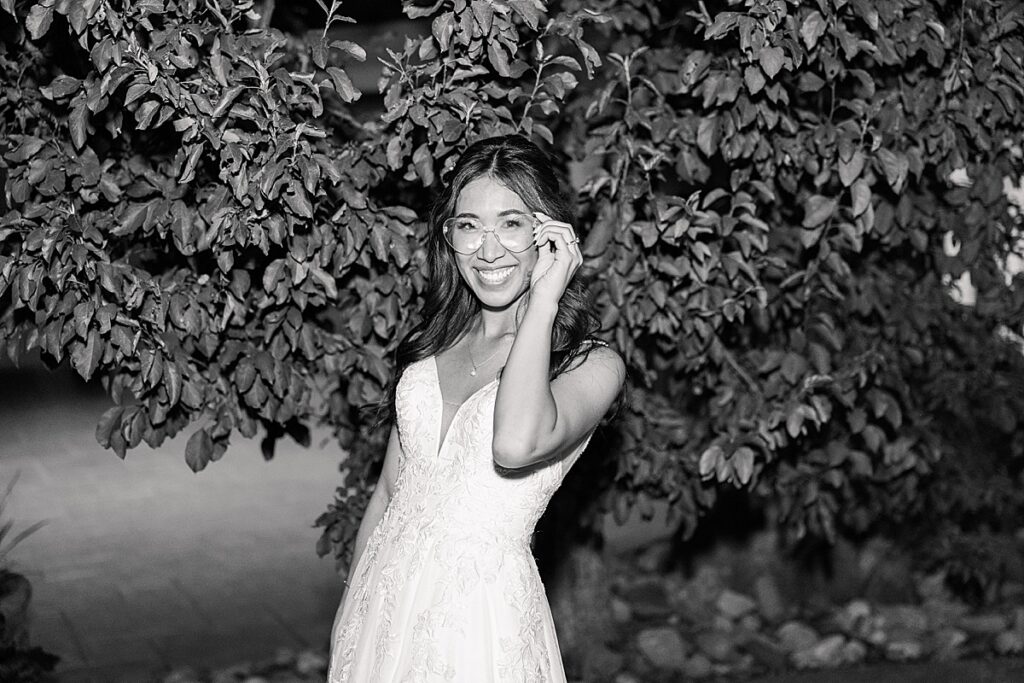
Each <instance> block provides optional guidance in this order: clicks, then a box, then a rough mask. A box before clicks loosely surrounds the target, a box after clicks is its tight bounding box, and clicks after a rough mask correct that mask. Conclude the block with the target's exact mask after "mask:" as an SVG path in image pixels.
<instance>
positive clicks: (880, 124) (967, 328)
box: [0, 0, 1024, 559]
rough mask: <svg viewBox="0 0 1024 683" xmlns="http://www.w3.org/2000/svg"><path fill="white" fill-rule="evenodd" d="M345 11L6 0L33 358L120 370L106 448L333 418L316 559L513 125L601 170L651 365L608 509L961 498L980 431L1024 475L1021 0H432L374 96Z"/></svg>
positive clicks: (597, 220)
mask: <svg viewBox="0 0 1024 683" xmlns="http://www.w3.org/2000/svg"><path fill="white" fill-rule="evenodd" d="M319 4H321V6H322V9H323V10H324V12H325V17H327V19H326V25H325V26H324V27H323V29H322V30H321V29H317V30H316V31H314V32H311V33H310V34H308V35H290V36H286V35H284V34H282V33H281V32H279V31H277V30H275V29H266V28H262V26H264V25H265V19H266V18H265V17H263V18H261V17H260V16H259V14H258V12H257V11H256V10H258V9H259V8H258V7H256V6H255V5H254V3H253V2H243V1H238V0H236V1H235V2H228V1H227V0H219V2H214V1H213V0H209V1H207V2H202V3H200V2H197V1H196V0H147V1H146V2H138V3H129V4H127V5H125V6H124V7H123V8H122V7H120V6H118V5H117V4H116V3H112V2H107V1H102V0H91V1H88V2H82V3H71V2H67V1H66V0H59V1H57V0H44V1H43V2H19V3H16V2H14V1H13V0H4V1H3V2H2V3H0V6H2V7H3V8H4V10H6V12H7V13H8V15H13V16H15V17H16V21H15V22H14V23H13V24H12V22H11V21H10V20H9V19H8V21H7V24H5V27H4V32H5V33H4V39H3V45H4V50H5V52H4V56H3V58H2V63H0V68H2V69H3V71H4V79H5V83H7V84H8V85H7V86H6V87H5V88H4V95H3V96H2V97H3V99H0V112H2V115H0V126H2V131H3V133H4V135H3V138H4V139H7V140H10V141H11V142H10V148H9V149H8V151H7V152H6V153H5V155H4V159H5V168H6V173H7V174H8V177H7V180H6V185H5V187H6V201H7V202H8V207H7V210H6V214H5V215H4V217H3V219H2V221H0V240H2V242H0V243H2V244H3V245H4V256H3V257H2V261H0V291H3V292H6V294H5V296H6V297H7V298H6V303H5V304H4V313H3V317H2V320H3V325H4V330H5V337H6V338H7V342H8V344H7V346H8V350H9V352H10V353H11V354H12V355H13V356H15V357H19V356H22V355H24V353H25V352H26V351H28V350H29V349H33V348H39V349H41V351H42V352H43V355H44V358H46V359H48V360H49V361H50V362H59V361H61V360H62V359H64V358H66V357H67V358H70V362H71V364H72V365H73V366H74V367H75V368H76V369H77V370H78V371H79V372H80V373H81V374H82V376H83V377H86V378H89V377H92V376H94V375H95V376H98V377H101V378H102V379H103V381H104V382H105V384H106V386H107V387H108V388H109V390H110V393H111V395H112V397H113V398H114V400H115V403H116V406H115V407H114V408H112V409H111V410H110V411H109V412H108V413H107V414H106V415H105V416H104V417H103V419H102V420H101V423H100V425H99V427H98V430H97V436H98V438H99V440H100V442H101V443H103V444H104V445H106V446H109V447H110V448H112V449H114V450H115V451H116V452H117V453H118V454H119V455H122V456H124V454H125V452H126V450H127V449H128V448H132V447H134V446H136V445H138V444H139V443H140V442H141V441H142V440H145V441H146V442H147V443H149V444H151V445H156V444H158V443H160V442H161V441H162V440H163V439H164V438H166V437H167V436H169V435H172V434H174V433H176V432H178V431H179V430H181V429H183V428H184V427H185V426H186V425H188V424H190V423H198V428H197V429H196V431H195V432H194V433H193V435H192V436H191V438H190V439H189V442H188V446H187V448H186V454H185V456H186V459H187V461H188V463H189V465H190V466H192V467H193V468H194V469H197V470H198V469H201V468H202V467H204V466H205V465H206V464H207V463H208V462H209V461H210V460H216V459H218V458H219V457H220V456H221V455H222V454H223V453H224V451H225V449H226V448H227V445H228V442H229V439H230V435H231V434H232V433H233V432H234V430H236V429H237V430H238V431H239V432H240V433H242V434H243V435H246V436H252V435H255V434H257V433H262V434H265V435H266V438H265V439H264V444H265V451H266V453H268V454H269V453H271V452H272V446H273V441H274V440H275V439H276V438H278V437H280V436H282V435H284V434H289V435H291V436H292V437H294V438H296V439H298V440H299V441H305V440H308V433H309V432H308V426H309V425H310V424H311V423H326V424H329V425H331V426H332V427H333V428H334V430H335V432H336V433H337V435H338V437H339V439H340V440H341V443H342V444H343V445H345V447H346V448H348V450H349V453H348V455H347V457H346V459H345V461H344V463H343V468H344V471H345V479H344V482H343V484H342V486H341V487H340V488H339V495H338V498H337V500H336V501H335V502H334V503H333V504H332V505H331V506H330V508H329V509H328V511H327V512H326V513H325V514H324V515H323V516H322V517H321V519H320V520H319V522H318V523H319V524H320V525H321V526H323V527H324V535H323V538H322V539H321V543H320V545H319V550H320V552H322V553H328V552H334V553H335V554H336V555H337V556H338V557H339V558H342V559H343V558H344V552H345V548H346V547H347V546H348V544H349V543H350V542H351V540H352V538H353V537H354V532H355V527H356V524H357V522H358V519H359V515H360V513H361V509H362V503H363V502H364V501H365V497H366V494H367V488H368V486H369V484H368V481H369V480H370V479H372V475H373V472H374V469H375V467H376V466H377V464H379V458H380V457H381V454H382V452H383V448H382V443H381V435H379V434H377V435H374V434H370V433H368V432H367V431H366V425H365V424H364V423H363V422H362V421H361V420H360V419H359V414H358V408H359V407H360V406H362V405H365V404H367V403H372V402H374V401H375V400H377V399H378V398H379V396H380V392H381V389H382V386H383V384H384V382H385V381H386V378H387V376H388V373H389V370H390V363H389V360H388V359H389V358H390V357H391V352H392V351H393V349H394V346H395V344H396V342H397V339H398V338H399V337H400V336H401V335H402V333H403V332H404V331H405V330H407V329H408V326H409V324H410V322H411V320H410V318H409V317H408V315H409V314H411V312H413V311H415V310H417V308H418V302H419V300H420V294H421V292H422V289H423V286H424V278H423V275H422V273H421V272H420V264H421V262H422V258H423V252H422V250H421V249H420V247H419V244H420V243H421V241H422V235H423V230H424V225H423V222H422V221H421V220H420V219H419V216H420V213H419V212H420V211H422V209H423V208H424V207H425V206H426V205H427V203H428V202H429V199H430V197H431V195H432V192H433V190H434V188H435V187H436V184H437V183H438V182H441V180H442V179H443V178H444V177H445V174H446V173H447V172H448V171H449V170H450V168H451V166H452V164H453V163H454V160H455V158H456V157H457V156H458V154H459V152H460V151H461V150H462V149H463V148H464V147H465V145H466V144H468V143H469V142H470V141H472V140H473V139H475V138H476V137H478V136H481V135H489V134H498V133H508V132H518V133H522V134H525V135H529V136H531V137H533V138H534V139H536V140H538V141H540V142H542V143H546V144H547V145H548V146H549V147H550V148H551V149H552V150H553V151H555V152H556V153H557V154H559V155H560V156H561V158H562V159H563V160H564V161H565V163H566V165H567V168H568V170H569V171H570V175H571V177H572V178H573V179H574V181H575V184H576V188H577V190H578V192H579V197H580V211H581V218H580V222H579V227H580V230H581V232H582V233H583V234H584V235H585V244H584V251H585V254H586V256H587V266H588V267H589V268H590V269H591V270H592V271H593V272H595V273H596V274H598V275H599V277H598V278H597V279H596V282H595V293H596V296H597V300H598V304H599V306H600V312H601V316H602V321H603V325H604V330H603V334H605V335H606V336H607V338H609V339H610V340H612V341H613V342H614V343H615V345H616V346H617V347H618V348H619V349H620V350H621V351H622V352H623V354H624V356H625V357H626V358H627V361H628V363H629V365H630V367H631V369H632V371H633V374H634V380H635V381H634V388H633V390H632V392H631V394H632V395H631V407H630V409H629V410H628V411H627V414H626V415H625V417H624V419H623V420H622V421H621V424H620V425H619V428H618V429H619V434H620V435H621V440H622V449H621V452H619V453H618V454H617V470H616V472H615V473H614V476H613V477H612V478H610V479H609V480H608V481H606V482H605V489H604V495H603V496H602V497H601V500H600V502H601V504H603V505H604V506H606V507H612V508H615V509H617V510H620V511H626V510H628V509H629V508H630V507H632V506H634V505H639V506H640V508H641V511H642V512H645V511H647V510H649V507H650V502H651V501H653V500H659V499H660V500H667V501H669V502H670V504H671V508H672V510H673V511H674V513H675V514H677V515H679V517H680V518H681V519H682V521H683V530H684V532H686V533H689V532H692V530H693V528H694V525H695V524H696V521H697V519H698V516H699V513H700V511H701V510H702V509H705V508H707V507H708V506H711V505H713V504H714V501H715V494H716V487H719V486H734V487H739V488H744V489H748V490H750V491H752V492H753V493H755V494H756V495H757V496H760V497H762V498H764V499H767V500H770V501H772V504H773V505H775V506H776V507H777V510H778V513H779V517H780V519H781V521H782V523H783V524H784V527H785V529H786V530H787V531H788V533H789V536H790V538H791V539H793V540H798V539H801V538H804V537H806V536H807V535H814V536H819V537H820V536H824V537H832V536H833V535H834V534H835V533H837V531H839V530H842V531H843V532H846V533H864V532H867V531H873V530H878V529H883V528H885V526H886V525H887V524H889V523H891V522H893V521H897V522H898V521H900V520H903V521H912V520H914V519H927V518H928V516H929V515H930V514H931V513H932V512H934V511H936V510H939V509H941V507H940V505H941V504H942V503H943V500H948V498H947V497H946V496H945V495H943V496H941V497H939V498H936V495H935V492H936V491H939V490H941V489H939V488H935V487H934V486H932V482H933V481H934V480H935V478H936V472H937V471H940V470H937V468H943V467H945V466H946V464H949V463H958V462H960V461H962V460H966V459H968V458H971V457H973V456H971V455H970V454H969V453H968V452H967V451H966V448H965V442H964V436H965V425H971V424H975V423H977V422H978V421H979V420H985V424H991V425H992V426H993V429H994V430H995V432H994V433H986V434H984V436H985V437H986V438H989V440H988V441H987V442H986V443H985V448H987V449H995V451H994V452H995V453H997V454H998V455H996V456H993V457H992V458H991V462H992V470H991V472H990V474H991V475H992V476H995V477H997V478H1002V480H1005V481H1019V476H1020V462H1021V458H1022V455H1021V451H1022V441H1021V429H1020V428H1019V426H1018V424H1017V418H1016V415H1019V414H1020V413H1021V408H1024V398H1022V396H1021V395H1020V391H1019V389H1018V387H1019V386H1021V383H1020V378H1021V371H1022V365H1021V356H1020V346H1019V340H1018V339H1015V338H1014V337H1013V334H1012V333H1011V332H1009V331H1019V330H1020V329H1021V312H1022V308H1021V305H1020V303H1021V286H1020V281H1019V277H1018V276H1016V275H1013V276H1009V275H1006V274H1005V272H1004V268H1003V264H1005V262H1006V259H1007V257H1008V255H1010V254H1012V253H1015V250H1016V249H1017V244H1018V241H1019V238H1020V234H1019V233H1020V219H1019V213H1017V212H1015V211H1014V210H1013V207H1011V206H1010V205H1009V203H1008V201H1007V198H1006V196H1005V194H1004V192H1003V183H1004V182H1011V183H1013V184H1017V183H1019V182H1020V178H1021V170H1022V163H1024V161H1022V152H1021V149H1020V146H1019V143H1018V141H1017V137H1016V136H1018V135H1019V131H1020V130H1021V126H1022V116H1024V115H1022V114H1021V113H1020V112H1021V109H1022V107H1021V99H1022V93H1024V89H1022V88H1024V72H1022V68H1024V66H1022V64H1024V62H1022V59H1024V42H1022V40H1021V38H1020V37H1019V34H1020V30H1019V29H1020V25H1021V10H1020V9H1019V7H1018V6H1017V5H1016V4H1014V3H1007V2H988V3H981V2H975V1H974V0H969V1H967V2H961V3H946V2H943V1H941V0H930V1H925V0H896V1H894V2H886V3H871V2H868V1H867V0H856V1H853V2H847V1H846V0H822V1H821V2H819V3H815V4H813V5H807V4H806V3H795V2H782V1H781V0H749V1H747V2H745V3H742V4H741V3H738V2H727V3H723V2H710V3H675V2H659V1H657V0H628V1H627V2H611V0H563V1H562V2H559V3H550V5H549V7H548V8H545V6H544V4H543V3H540V2H538V1H537V0H494V1H493V2H489V1H485V0H471V1H470V0H436V1H435V2H411V1H407V2H405V4H404V7H405V11H406V14H407V15H408V16H409V17H411V18H414V19H421V20H423V22H424V24H423V25H424V26H427V24H429V30H426V32H425V35H422V36H418V37H410V38H409V39H408V40H407V41H406V42H405V45H404V47H403V49H402V50H400V51H391V52H389V53H388V55H387V57H386V58H384V59H383V60H382V61H383V63H384V67H383V72H382V76H381V91H382V94H383V108H384V111H383V113H382V114H381V115H379V116H377V115H376V114H372V115H360V114H358V113H356V112H355V111H354V110H353V109H352V108H351V107H350V105H351V103H352V102H353V101H355V100H356V99H357V98H358V97H359V96H360V94H359V93H358V92H357V91H356V90H355V89H354V87H353V86H352V84H351V82H350V80H349V79H348V77H347V75H346V73H345V71H344V65H345V63H346V61H347V60H351V59H359V58H361V57H363V51H362V49H361V48H360V47H358V46H356V45H353V44H351V43H346V42H339V41H335V40H332V39H331V37H330V33H329V29H330V27H331V25H332V24H333V22H336V21H340V20H343V19H342V18H341V17H340V14H339V11H340V10H339V5H340V3H338V2H334V3H332V5H331V6H329V7H328V6H327V5H326V4H324V3H323V2H320V3H319ZM965 273H966V274H969V276H970V277H971V279H972V281H973V283H974V285H975V287H976V288H977V303H976V304H975V305H973V306H964V305H962V304H960V303H957V302H956V301H954V300H953V299H952V298H951V297H950V296H949V287H950V283H951V282H954V281H957V280H958V279H959V278H960V277H961V276H962V275H963V274H965ZM947 484H948V485H950V486H953V487H956V486H957V484H956V483H955V482H954V481H953V480H949V481H948V482H947ZM1011 498H1012V497H1011ZM999 506H1000V507H999V510H998V514H997V516H998V517H1000V518H1001V519H1010V518H1012V515H1011V512H1012V511H1013V510H1016V509H1018V508H1017V507H1014V506H1019V501H1018V500H1016V499H1013V500H1010V499H1005V500H1004V502H1002V503H1000V504H999Z"/></svg>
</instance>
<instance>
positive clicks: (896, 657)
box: [885, 639, 924, 662]
mask: <svg viewBox="0 0 1024 683" xmlns="http://www.w3.org/2000/svg"><path fill="white" fill-rule="evenodd" d="M923 654H924V645H923V644H922V643H921V641H919V640H910V639H899V640H892V641H889V642H888V643H886V644H885V658H886V659H888V660H890V661H893V662H909V661H912V660H915V659H920V658H921V655H923Z"/></svg>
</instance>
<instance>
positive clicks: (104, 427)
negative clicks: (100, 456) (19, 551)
mask: <svg viewBox="0 0 1024 683" xmlns="http://www.w3.org/2000/svg"><path fill="white" fill-rule="evenodd" d="M123 413H124V406H114V407H113V408H108V409H107V410H106V411H104V413H103V415H102V416H100V419H99V422H98V423H97V424H96V441H98V442H99V444H100V445H101V446H103V447H104V448H110V438H111V434H113V433H114V432H115V431H120V429H121V415H122V414H123Z"/></svg>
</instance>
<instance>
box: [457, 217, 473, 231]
mask: <svg viewBox="0 0 1024 683" xmlns="http://www.w3.org/2000/svg"><path fill="white" fill-rule="evenodd" d="M452 229H453V230H458V231H459V232H476V231H477V230H479V229H480V222H479V221H475V220H473V219H472V218H456V219H454V220H453V221H452Z"/></svg>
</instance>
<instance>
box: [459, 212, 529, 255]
mask: <svg viewBox="0 0 1024 683" xmlns="http://www.w3.org/2000/svg"><path fill="white" fill-rule="evenodd" d="M539 224H540V221H539V220H538V219H537V218H536V217H534V216H531V215H530V214H528V213H522V212H521V211H510V212H508V213H505V214H503V215H502V216H501V217H500V218H498V224H497V225H495V226H494V227H493V228H489V229H488V228H486V227H485V226H484V224H483V222H482V221H481V220H480V219H479V218H473V217H471V216H455V217H454V218H449V219H448V220H446V221H445V222H444V223H443V228H444V238H445V240H446V241H447V242H448V244H449V245H451V248H452V249H454V250H455V251H457V252H458V253H460V254H472V253H475V252H476V250H477V249H479V248H480V247H481V246H483V243H484V237H486V236H487V233H492V234H493V235H494V238H495V239H496V240H498V243H499V244H501V246H503V247H505V249H508V250H509V251H511V252H520V251H526V250H527V249H529V248H530V247H532V246H533V229H534V228H535V227H537V226H538V225H539Z"/></svg>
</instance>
